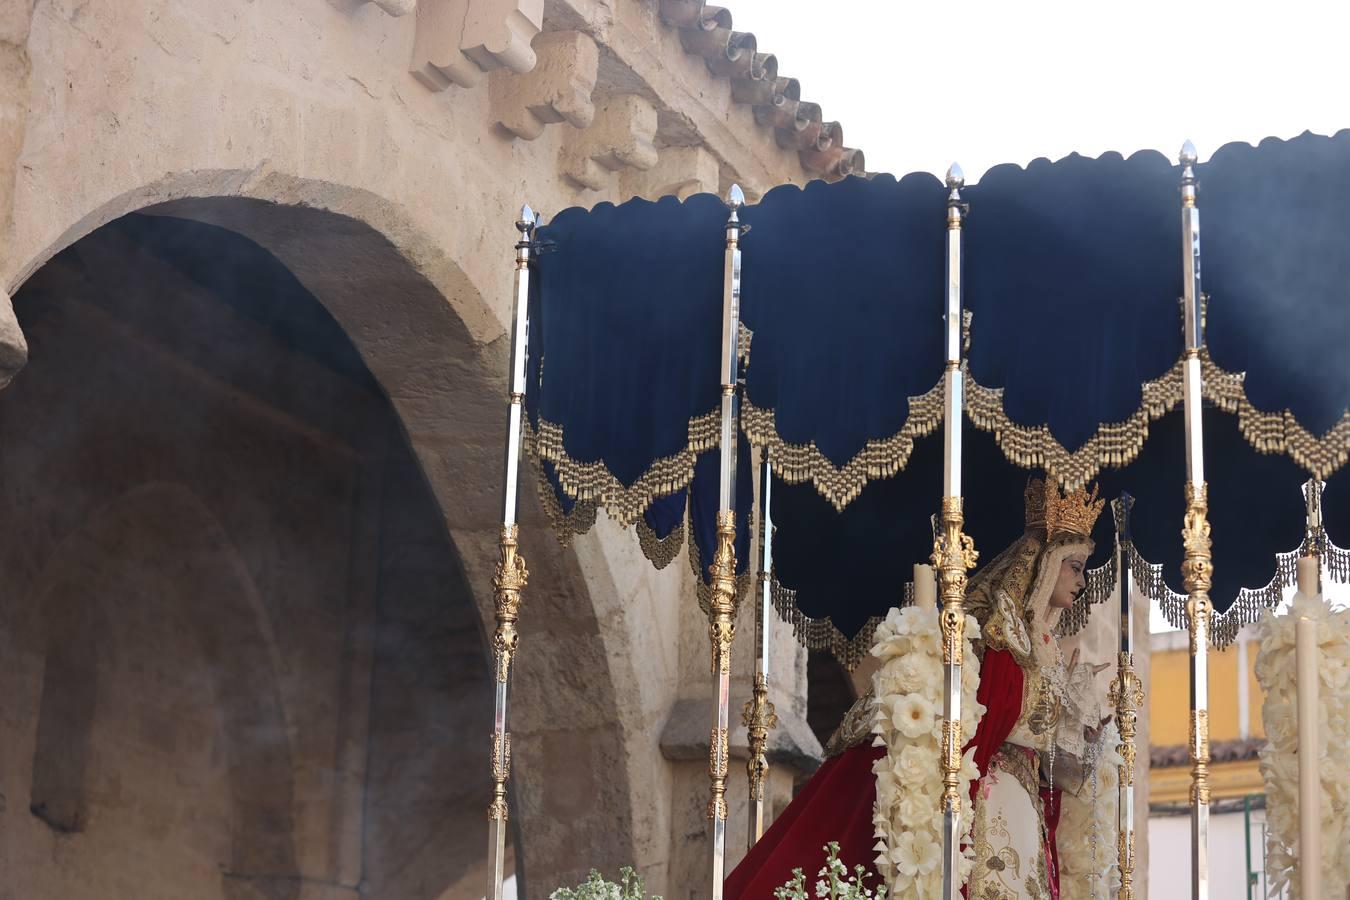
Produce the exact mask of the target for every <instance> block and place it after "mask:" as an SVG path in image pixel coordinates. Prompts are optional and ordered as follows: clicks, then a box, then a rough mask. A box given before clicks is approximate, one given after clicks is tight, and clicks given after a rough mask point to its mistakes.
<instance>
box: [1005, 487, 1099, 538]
mask: <svg viewBox="0 0 1350 900" xmlns="http://www.w3.org/2000/svg"><path fill="white" fill-rule="evenodd" d="M1025 500H1026V505H1027V530H1028V531H1032V530H1035V531H1040V530H1042V529H1043V530H1044V531H1045V536H1046V538H1047V539H1049V538H1050V537H1052V536H1053V535H1055V534H1061V533H1066V534H1077V535H1082V536H1083V537H1091V536H1092V526H1094V525H1096V524H1097V517H1098V516H1100V515H1101V514H1102V507H1104V506H1105V505H1106V500H1105V499H1102V500H1098V499H1097V486H1096V485H1095V484H1094V485H1093V486H1092V490H1091V491H1090V492H1089V491H1086V490H1084V489H1083V488H1079V489H1078V490H1075V491H1070V492H1069V493H1067V494H1061V493H1060V492H1059V488H1058V487H1056V486H1055V485H1054V484H1046V483H1045V482H1044V481H1042V480H1041V479H1039V478H1033V479H1031V481H1029V482H1027V490H1026V495H1025Z"/></svg>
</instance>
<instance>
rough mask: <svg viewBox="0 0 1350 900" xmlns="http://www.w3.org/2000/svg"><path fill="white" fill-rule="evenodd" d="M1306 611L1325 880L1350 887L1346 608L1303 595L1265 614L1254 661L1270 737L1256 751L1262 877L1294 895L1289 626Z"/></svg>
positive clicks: (1349, 630) (1293, 675) (1294, 748)
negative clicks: (1261, 797) (1314, 681)
mask: <svg viewBox="0 0 1350 900" xmlns="http://www.w3.org/2000/svg"><path fill="white" fill-rule="evenodd" d="M1305 616H1306V617H1308V618H1311V619H1313V620H1315V621H1316V622H1317V643H1318V648H1319V650H1320V651H1321V661H1320V665H1319V668H1318V671H1319V674H1320V676H1321V678H1320V684H1319V692H1320V701H1321V703H1320V706H1321V710H1320V722H1319V725H1318V756H1319V758H1320V760H1321V766H1322V804H1321V806H1322V827H1321V839H1322V883H1323V884H1324V885H1327V886H1331V885H1345V884H1350V611H1340V612H1336V611H1333V610H1332V609H1331V607H1330V606H1329V605H1328V604H1327V603H1326V602H1325V601H1323V600H1320V599H1316V598H1309V597H1305V596H1304V595H1301V594H1300V595H1297V596H1296V597H1295V600H1294V605H1293V607H1292V608H1291V610H1290V612H1289V613H1288V614H1287V615H1280V616H1277V615H1274V614H1273V613H1271V612H1266V613H1264V614H1263V615H1262V617H1261V625H1260V638H1261V650H1260V653H1259V654H1258V655H1257V658H1256V678H1257V680H1258V681H1259V682H1260V684H1261V689H1262V690H1263V691H1265V695H1266V697H1265V703H1264V705H1263V708H1262V720H1263V721H1264V723H1265V728H1266V737H1267V738H1268V739H1269V744H1268V745H1267V746H1266V748H1265V749H1264V750H1262V751H1261V775H1262V777H1263V778H1264V779H1265V783H1266V821H1267V824H1268V826H1269V833H1268V838H1267V840H1268V844H1269V846H1268V853H1267V867H1268V873H1267V874H1268V877H1269V878H1270V884H1271V887H1272V889H1279V888H1280V887H1282V886H1286V885H1287V886H1288V888H1289V890H1290V894H1291V896H1292V897H1294V898H1296V900H1297V898H1298V897H1299V893H1300V888H1299V879H1298V733H1297V712H1296V710H1297V707H1296V701H1297V696H1298V683H1297V682H1298V678H1297V665H1296V651H1295V636H1294V635H1295V631H1294V626H1295V623H1296V622H1297V621H1298V619H1299V618H1302V617H1305Z"/></svg>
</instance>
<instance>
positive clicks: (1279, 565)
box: [1130, 539, 1350, 650]
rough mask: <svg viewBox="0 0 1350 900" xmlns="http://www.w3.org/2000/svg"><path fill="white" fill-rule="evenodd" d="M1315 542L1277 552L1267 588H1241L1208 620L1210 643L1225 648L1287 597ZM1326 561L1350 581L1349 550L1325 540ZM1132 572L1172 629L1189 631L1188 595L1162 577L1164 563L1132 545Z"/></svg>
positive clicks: (1343, 579) (1337, 575)
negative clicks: (1140, 553)
mask: <svg viewBox="0 0 1350 900" xmlns="http://www.w3.org/2000/svg"><path fill="white" fill-rule="evenodd" d="M1312 549H1313V547H1312V542H1311V541H1310V540H1308V539H1305V540H1304V541H1303V543H1302V544H1300V545H1299V547H1298V549H1297V550H1289V551H1286V552H1284V553H1277V554H1275V574H1274V575H1272V576H1271V579H1270V581H1269V582H1268V583H1267V584H1266V586H1265V587H1261V588H1242V589H1241V590H1240V591H1238V595H1237V597H1236V598H1235V599H1234V601H1233V605H1232V606H1230V607H1228V609H1227V610H1225V611H1224V612H1222V613H1212V614H1211V615H1210V619H1209V632H1210V642H1211V643H1213V645H1214V646H1215V647H1217V648H1218V649H1220V650H1222V649H1224V648H1225V647H1227V646H1229V645H1230V644H1232V643H1233V641H1235V640H1237V636H1238V632H1239V631H1241V630H1242V627H1243V626H1244V625H1250V624H1253V623H1255V622H1258V621H1260V619H1261V613H1262V612H1264V611H1265V610H1268V609H1271V610H1273V609H1275V608H1276V607H1278V606H1279V605H1280V603H1281V602H1282V601H1283V600H1284V592H1285V591H1286V590H1287V589H1288V588H1291V587H1293V586H1294V585H1295V584H1297V583H1298V561H1299V559H1300V558H1301V557H1303V556H1306V555H1308V554H1309V553H1310V552H1311V551H1312ZM1323 563H1324V564H1325V566H1326V571H1328V572H1329V574H1330V575H1331V577H1332V579H1333V580H1335V581H1339V582H1342V583H1344V582H1346V581H1350V552H1347V551H1345V550H1342V549H1341V548H1340V547H1337V546H1336V545H1334V544H1332V543H1331V542H1330V541H1325V543H1324V545H1323ZM1130 572H1131V574H1133V575H1134V580H1135V583H1136V584H1137V585H1138V586H1139V590H1140V592H1141V593H1143V594H1144V595H1145V596H1147V597H1148V598H1149V599H1150V600H1153V601H1154V602H1156V603H1157V604H1158V608H1159V609H1160V610H1162V614H1163V618H1164V619H1166V620H1167V624H1169V625H1171V626H1172V627H1173V628H1179V629H1181V630H1183V631H1188V630H1190V624H1191V619H1190V616H1189V615H1188V614H1187V612H1186V595H1185V594H1178V593H1177V592H1176V591H1174V590H1172V589H1171V588H1170V587H1168V586H1167V583H1166V581H1164V580H1163V576H1162V566H1160V565H1159V564H1157V563H1151V562H1149V561H1148V560H1146V559H1144V557H1142V556H1140V555H1139V551H1138V550H1135V549H1133V548H1131V555H1130Z"/></svg>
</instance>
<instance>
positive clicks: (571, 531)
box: [526, 429, 600, 547]
mask: <svg viewBox="0 0 1350 900" xmlns="http://www.w3.org/2000/svg"><path fill="white" fill-rule="evenodd" d="M528 432H529V429H526V433H527V434H528ZM526 458H528V459H529V460H530V463H531V466H530V467H531V469H533V471H534V476H535V482H534V483H535V485H536V487H537V489H538V491H539V502H540V503H542V504H543V507H544V515H545V516H546V517H547V518H548V521H549V524H550V525H552V526H553V533H554V534H556V535H557V536H558V543H559V544H561V545H562V546H564V547H567V546H570V545H571V543H572V539H573V538H575V537H576V536H577V535H579V534H585V533H586V532H588V531H590V530H591V529H592V528H594V527H595V519H596V516H597V515H598V514H599V512H600V507H599V506H598V505H596V504H595V503H592V502H589V501H585V502H583V501H580V500H578V501H577V502H576V504H575V505H573V507H572V512H571V513H570V514H568V513H565V512H563V508H562V504H561V503H559V502H558V495H557V494H555V493H554V492H553V485H552V484H550V483H549V480H548V477H547V476H545V475H544V467H543V465H542V464H541V463H540V461H539V457H538V456H537V455H535V454H533V453H529V454H526Z"/></svg>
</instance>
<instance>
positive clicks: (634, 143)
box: [563, 94, 659, 191]
mask: <svg viewBox="0 0 1350 900" xmlns="http://www.w3.org/2000/svg"><path fill="white" fill-rule="evenodd" d="M655 140H656V108H655V107H654V106H652V105H651V103H649V102H648V101H647V100H645V99H644V98H642V97H639V96H637V95H636V94H618V95H615V96H612V97H609V98H607V99H606V100H605V101H604V102H603V103H602V104H601V105H600V107H599V108H598V109H597V110H596V113H595V121H593V122H592V123H591V126H590V128H587V129H586V130H585V131H582V132H578V133H575V134H572V135H570V140H569V142H568V144H567V146H566V147H565V148H564V150H563V174H564V175H565V176H567V177H568V178H570V179H571V180H573V181H575V182H576V183H577V184H579V185H581V186H582V187H585V188H589V189H590V190H593V191H598V190H601V189H602V188H604V187H605V186H606V185H608V184H609V182H610V180H611V177H612V175H613V173H614V172H616V171H619V170H620V169H626V168H627V169H638V170H640V171H646V170H648V169H651V168H652V167H653V166H655V165H656V163H657V160H658V158H659V157H658V155H657V152H656V144H655Z"/></svg>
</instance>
